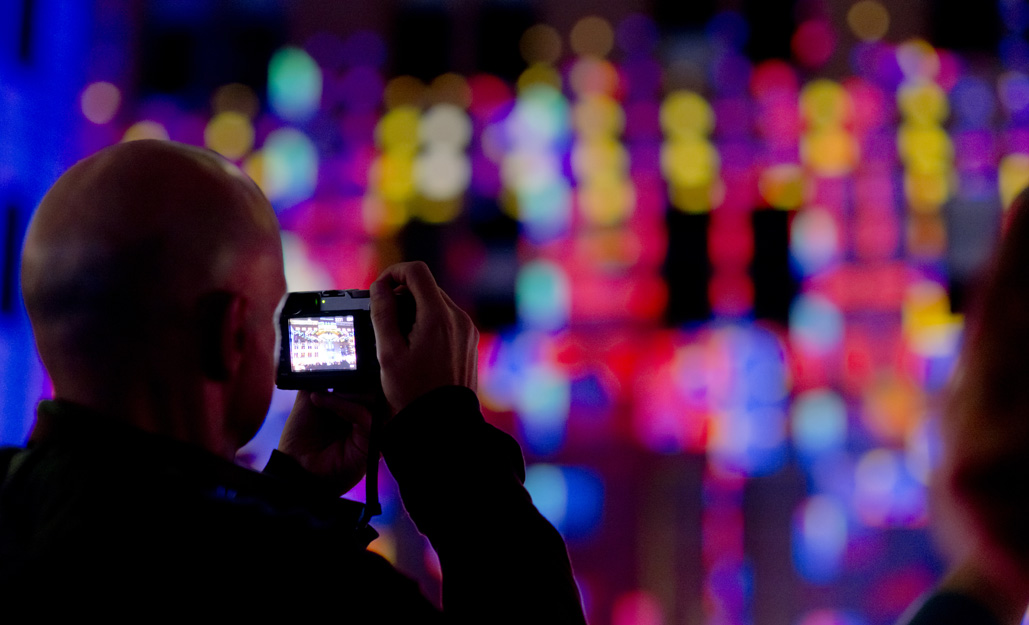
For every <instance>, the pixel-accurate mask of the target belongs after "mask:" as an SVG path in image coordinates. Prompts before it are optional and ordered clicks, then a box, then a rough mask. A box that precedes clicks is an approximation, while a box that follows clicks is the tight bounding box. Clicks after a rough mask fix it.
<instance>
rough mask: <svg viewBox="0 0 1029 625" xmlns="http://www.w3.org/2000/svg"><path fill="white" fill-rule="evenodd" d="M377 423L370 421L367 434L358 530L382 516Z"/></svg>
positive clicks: (376, 421)
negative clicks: (361, 509)
mask: <svg viewBox="0 0 1029 625" xmlns="http://www.w3.org/2000/svg"><path fill="white" fill-rule="evenodd" d="M378 441H379V422H378V420H377V419H376V420H373V421H372V430H371V432H369V433H368V459H367V461H366V462H367V465H366V467H365V476H364V510H363V511H362V512H361V518H360V519H358V521H357V527H358V529H360V528H363V527H366V526H367V525H368V523H369V522H370V521H371V520H372V517H373V516H378V515H380V514H382V506H381V505H380V504H379V455H380V454H379V444H378Z"/></svg>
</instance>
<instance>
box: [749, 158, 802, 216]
mask: <svg viewBox="0 0 1029 625" xmlns="http://www.w3.org/2000/svg"><path fill="white" fill-rule="evenodd" d="M804 184H805V183H804V171H803V169H801V168H800V166H799V165H794V164H792V163H784V164H781V165H773V166H772V167H769V168H767V169H765V170H763V171H762V172H761V177H760V178H759V179H758V191H759V192H760V193H761V197H762V198H764V200H765V201H766V202H768V204H769V206H774V207H775V208H787V209H793V208H799V207H800V205H801V204H802V203H803V202H804Z"/></svg>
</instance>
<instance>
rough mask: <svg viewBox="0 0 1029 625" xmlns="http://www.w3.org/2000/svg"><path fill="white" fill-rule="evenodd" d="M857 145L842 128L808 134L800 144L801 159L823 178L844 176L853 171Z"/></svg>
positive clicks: (857, 150) (856, 158)
mask: <svg viewBox="0 0 1029 625" xmlns="http://www.w3.org/2000/svg"><path fill="white" fill-rule="evenodd" d="M859 152H860V150H859V148H858V143H857V141H856V140H855V139H854V137H853V136H852V135H851V134H850V133H849V132H847V131H846V130H843V129H842V128H838V127H837V128H829V129H827V130H819V131H816V132H809V133H807V134H805V135H804V137H803V138H802V139H801V142H800V155H801V159H802V160H803V161H804V163H805V164H806V165H808V166H809V167H810V168H811V169H812V170H814V171H815V172H817V173H818V174H820V175H823V176H830V177H833V176H844V175H846V174H849V173H850V172H851V171H853V170H854V167H855V166H856V165H857V161H858V157H859V155H860V154H859Z"/></svg>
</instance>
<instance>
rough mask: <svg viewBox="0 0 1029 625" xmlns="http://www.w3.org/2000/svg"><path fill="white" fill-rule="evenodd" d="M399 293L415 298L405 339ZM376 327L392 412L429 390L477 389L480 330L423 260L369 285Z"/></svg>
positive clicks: (384, 385) (393, 269) (400, 266)
mask: <svg viewBox="0 0 1029 625" xmlns="http://www.w3.org/2000/svg"><path fill="white" fill-rule="evenodd" d="M398 294H403V296H408V295H409V296H410V297H413V298H414V323H413V325H412V326H411V330H410V332H409V333H407V335H406V336H405V335H404V333H403V332H402V330H401V328H400V319H399V318H398V317H399V315H398V303H397V296H398ZM371 295H372V302H371V307H372V310H371V314H372V325H373V326H374V327H375V344H376V352H377V354H378V357H379V367H380V368H381V370H382V391H383V393H384V394H385V395H386V400H387V401H388V402H389V405H390V408H392V410H393V414H396V413H398V412H400V411H401V410H403V409H404V408H405V407H406V406H407V405H408V404H410V403H411V402H412V401H414V400H415V399H417V398H418V397H420V396H422V395H424V394H425V393H428V392H429V391H431V390H434V389H437V388H440V387H444V386H455V385H456V386H466V387H468V388H470V389H472V390H473V391H474V390H476V387H477V379H478V371H477V359H478V352H477V347H478V343H479V331H478V330H477V329H476V328H475V325H474V324H473V323H472V320H471V318H469V317H468V314H467V313H465V312H464V311H463V310H461V309H460V308H458V307H457V305H456V304H454V302H453V301H452V300H451V299H450V297H449V296H447V294H446V293H444V292H443V291H442V289H440V288H439V286H437V285H436V280H435V279H434V278H433V277H432V274H431V273H430V272H429V268H428V267H427V266H426V265H425V263H422V262H413V263H400V264H397V265H393V266H391V267H389V268H387V269H386V270H385V271H384V272H382V275H381V276H379V279H378V280H376V281H375V282H374V283H373V284H372V287H371Z"/></svg>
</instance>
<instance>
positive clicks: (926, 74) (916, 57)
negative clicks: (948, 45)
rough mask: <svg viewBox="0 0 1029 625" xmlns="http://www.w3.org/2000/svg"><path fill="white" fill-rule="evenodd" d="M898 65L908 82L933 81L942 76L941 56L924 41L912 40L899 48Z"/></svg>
mask: <svg viewBox="0 0 1029 625" xmlns="http://www.w3.org/2000/svg"><path fill="white" fill-rule="evenodd" d="M897 63H898V64H899V65H900V69H901V71H902V72H904V76H905V77H906V78H907V79H908V80H927V81H932V80H934V79H936V78H937V77H938V76H939V74H940V55H939V53H938V52H937V51H936V48H934V47H933V46H932V45H931V44H929V42H927V41H925V40H924V39H911V40H908V41H905V42H904V43H902V44H900V45H899V46H897Z"/></svg>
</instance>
